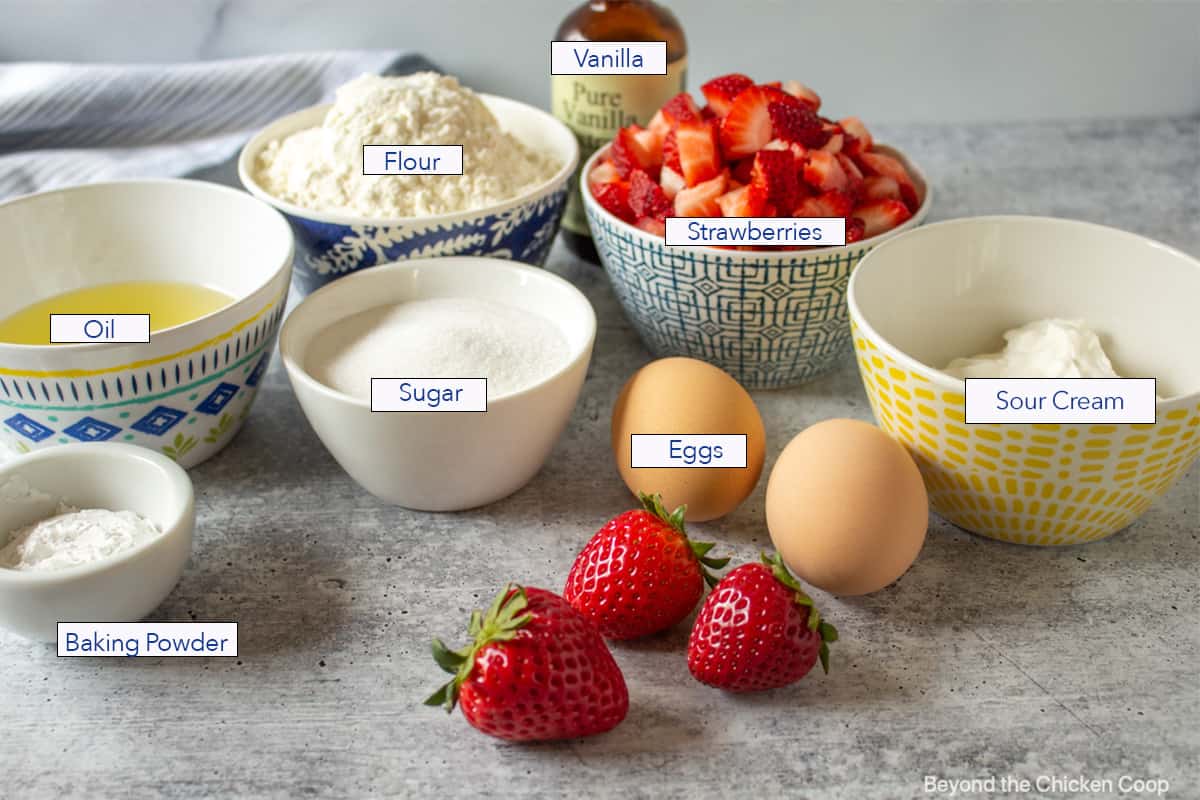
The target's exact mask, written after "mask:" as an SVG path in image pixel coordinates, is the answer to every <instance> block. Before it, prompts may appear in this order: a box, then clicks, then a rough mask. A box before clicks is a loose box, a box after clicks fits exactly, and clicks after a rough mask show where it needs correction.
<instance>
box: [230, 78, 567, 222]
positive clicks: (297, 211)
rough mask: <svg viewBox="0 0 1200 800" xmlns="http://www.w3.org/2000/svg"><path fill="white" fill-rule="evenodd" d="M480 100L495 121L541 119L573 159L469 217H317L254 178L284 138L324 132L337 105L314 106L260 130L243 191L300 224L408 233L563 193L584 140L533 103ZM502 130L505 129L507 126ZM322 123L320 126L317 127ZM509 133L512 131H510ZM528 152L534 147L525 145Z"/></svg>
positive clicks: (241, 168) (243, 165) (246, 152)
mask: <svg viewBox="0 0 1200 800" xmlns="http://www.w3.org/2000/svg"><path fill="white" fill-rule="evenodd" d="M477 96H478V97H479V99H481V100H482V101H483V102H484V104H485V105H486V106H487V107H488V110H489V111H491V112H492V114H493V115H494V116H495V115H496V111H497V108H504V107H505V106H506V105H507V106H509V107H515V108H519V109H521V110H522V111H523V112H531V113H533V114H535V115H536V116H537V117H538V118H539V119H540V120H541V121H542V123H543V124H545V125H546V126H547V127H549V128H552V129H554V130H555V131H556V132H557V133H558V134H559V135H562V136H563V137H564V138H563V141H564V142H565V143H569V147H570V149H571V155H570V157H569V158H568V159H567V160H566V161H565V162H564V163H563V164H562V166H561V167H559V169H558V170H557V171H556V172H555V173H554V174H553V175H551V176H550V177H549V178H547V179H546V180H544V181H542V182H541V183H539V184H537V185H535V186H533V187H531V188H529V189H527V190H525V191H524V192H521V193H520V194H518V195H516V196H515V197H512V198H509V199H508V200H504V201H502V202H500V203H495V204H493V205H490V206H481V207H480V208H473V209H468V210H466V211H454V212H451V213H448V214H433V215H428V216H415V217H369V216H362V215H359V214H351V213H346V212H341V211H317V210H315V209H309V208H304V207H303V206H298V205H296V204H294V203H289V202H287V201H286V200H282V199H280V198H278V197H276V196H275V195H273V194H271V193H270V192H268V191H267V190H266V189H265V188H263V186H262V185H261V184H260V183H258V181H257V180H255V178H254V169H253V166H254V162H255V160H256V159H257V158H258V154H259V153H260V152H261V151H262V150H263V148H265V147H266V146H267V144H269V143H270V142H271V141H273V140H275V139H279V138H281V137H282V136H286V135H290V134H293V133H297V132H299V131H302V130H307V129H311V128H316V127H319V126H320V123H321V119H322V118H323V117H324V115H325V114H326V113H327V112H328V111H329V109H330V108H332V107H333V104H332V103H319V104H317V105H314V106H308V107H307V108H302V109H300V110H298V111H293V112H292V113H290V114H285V115H284V116H282V117H279V118H278V119H275V120H273V121H272V122H270V123H268V124H267V125H266V126H265V127H263V128H262V129H261V130H259V131H258V132H257V133H255V134H254V136H252V137H251V138H250V140H249V141H248V142H246V144H245V145H244V146H243V147H242V149H241V151H240V152H239V153H238V159H237V171H238V179H239V180H241V182H242V186H244V187H245V188H246V191H247V192H249V193H250V194H252V195H254V196H255V197H257V198H258V199H259V200H262V201H263V202H265V203H267V204H268V205H270V206H272V207H273V208H275V209H277V210H279V211H282V212H284V213H285V214H287V215H289V216H292V217H297V218H299V219H305V220H311V221H313V222H321V223H325V224H330V225H347V226H356V225H357V226H373V227H381V228H382V227H404V226H413V225H429V226H435V225H453V224H456V223H459V222H465V221H466V220H470V219H475V218H477V217H484V216H492V215H495V214H500V213H503V212H505V211H508V210H510V209H513V208H517V207H518V206H522V205H525V204H527V203H530V202H533V201H535V200H539V199H541V198H542V197H544V196H546V195H548V194H551V193H552V192H554V191H555V190H557V188H558V187H559V186H560V185H561V184H563V183H565V182H566V181H567V179H569V178H570V177H571V175H572V174H573V173H574V172H575V167H576V165H578V164H579V140H578V139H577V138H576V137H575V134H574V133H572V132H571V129H570V128H568V127H567V126H566V124H564V123H563V122H562V121H561V120H559V119H558V118H557V117H555V116H554V115H552V114H550V113H549V112H547V111H544V110H543V109H540V108H538V107H537V106H533V105H530V104H528V103H522V102H521V101H520V100H513V99H512V98H509V97H501V96H500V95H494V94H485V93H483V92H480V93H477ZM497 121H499V122H500V127H501V128H504V123H503V121H502V120H499V119H498V120H497ZM313 123H316V124H313ZM505 130H507V129H505ZM522 144H525V145H526V146H529V145H528V143H526V142H522Z"/></svg>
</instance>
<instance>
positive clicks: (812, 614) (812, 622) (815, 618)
mask: <svg viewBox="0 0 1200 800" xmlns="http://www.w3.org/2000/svg"><path fill="white" fill-rule="evenodd" d="M761 555H762V563H764V564H766V565H767V567H769V568H770V570H771V574H772V575H774V576H775V580H777V581H779V582H780V583H782V584H783V585H784V586H786V587H787V588H789V589H791V590H792V593H793V594H794V595H795V599H796V605H798V606H804V607H805V608H807V609H808V629H809V630H811V631H816V632H817V634H818V635H819V636H820V637H821V651H820V658H821V669H823V670H824V671H825V674H826V675H828V674H829V645H830V644H832V643H833V642H836V641H837V640H838V632H837V628H835V627H833V625H831V624H830V623H828V622H826V621H825V620H823V619H821V612H820V611H818V610H817V606H816V604H814V603H813V599H812V598H811V597H809V596H808V594H807V593H806V592H805V591H804V587H803V586H801V585H800V581H799V580H797V579H796V577H795V576H794V575H792V573H791V572H789V571H788V568H787V566H786V565H785V564H784V563H783V558H782V557H781V556H780V555H779V554H778V553H775V554H774V555H767V554H766V553H762V554H761Z"/></svg>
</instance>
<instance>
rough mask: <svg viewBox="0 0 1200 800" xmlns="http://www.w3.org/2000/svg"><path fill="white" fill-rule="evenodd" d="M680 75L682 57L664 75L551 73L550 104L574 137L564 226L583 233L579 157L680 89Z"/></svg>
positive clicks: (683, 71) (638, 120)
mask: <svg viewBox="0 0 1200 800" xmlns="http://www.w3.org/2000/svg"><path fill="white" fill-rule="evenodd" d="M686 77H687V59H686V58H681V59H679V60H678V61H676V62H674V63H672V64H668V65H667V74H666V75H553V76H551V78H550V110H551V111H552V112H553V113H554V116H556V117H558V118H559V119H560V120H562V121H563V122H564V123H566V125H567V127H568V128H570V129H571V130H572V131H574V132H575V136H576V137H577V138H578V139H579V165H580V166H579V168H577V169H576V171H575V176H574V178H573V179H572V181H571V186H570V189H569V191H568V194H567V211H566V214H564V216H563V223H562V224H563V227H564V228H566V229H567V230H570V231H574V232H575V233H580V234H583V235H585V236H587V235H589V234H588V227H587V217H586V216H585V215H584V212H583V202H582V201H581V200H580V198H579V188H578V187H579V173H580V171H581V169H582V167H583V164H584V162H586V161H587V160H588V159H589V158H591V156H592V154H593V153H595V152H596V151H597V150H599V149H600V148H601V147H603V146H604V145H606V144H608V143H609V142H610V141H611V140H612V138H613V136H615V135H616V133H617V131H618V130H620V129H621V128H623V127H625V126H626V125H642V126H645V125H646V123H647V122H649V121H650V118H651V117H653V116H654V113H655V112H656V111H658V109H659V108H661V107H662V106H663V104H664V103H666V102H667V101H668V100H670V99H671V98H672V97H674V96H675V95H677V94H679V93H680V92H682V91H683V86H684V82H685V80H686Z"/></svg>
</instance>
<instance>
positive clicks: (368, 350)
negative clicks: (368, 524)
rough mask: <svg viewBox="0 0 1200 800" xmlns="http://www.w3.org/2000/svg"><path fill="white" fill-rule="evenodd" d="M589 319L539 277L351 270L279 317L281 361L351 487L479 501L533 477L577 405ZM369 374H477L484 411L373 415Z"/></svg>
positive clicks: (565, 292)
mask: <svg viewBox="0 0 1200 800" xmlns="http://www.w3.org/2000/svg"><path fill="white" fill-rule="evenodd" d="M595 335H596V316H595V313H594V312H593V310H592V307H591V304H590V303H589V302H588V300H587V298H585V297H584V296H583V294H582V293H581V292H580V291H579V290H578V289H576V288H575V287H574V286H572V285H571V284H570V283H568V282H567V281H565V280H563V279H562V278H560V277H558V276H556V275H553V274H551V273H549V272H546V271H544V270H540V269H535V268H533V267H530V266H527V265H524V264H516V263H513V262H510V261H501V260H498V259H488V258H469V257H459V258H441V259H424V260H413V261H407V262H399V263H396V264H389V265H386V266H382V267H377V268H375V269H371V270H367V271H364V272H360V273H358V274H356V275H353V276H351V277H348V278H346V279H345V280H341V281H337V282H336V283H333V284H331V285H329V286H327V287H325V288H324V289H321V290H320V291H317V292H314V293H313V294H312V295H310V296H309V297H308V298H307V299H305V300H304V302H302V303H301V304H300V305H299V306H297V307H296V309H295V310H294V311H293V312H292V313H291V315H290V316H289V317H288V318H287V320H286V321H285V323H284V326H283V331H282V334H281V336H280V352H281V354H282V357H283V363H284V366H285V367H286V369H287V372H288V376H289V377H290V378H291V382H292V387H293V389H294V390H295V392H296V397H297V398H298V399H299V401H300V406H301V408H302V409H303V410H304V414H305V416H306V417H307V418H308V421H309V423H310V424H311V425H312V427H313V430H314V431H316V434H317V436H318V437H319V438H320V439H321V441H322V443H323V444H324V445H325V447H326V448H327V449H328V450H329V452H330V453H331V454H332V455H333V457H334V458H335V459H337V461H338V463H339V464H341V466H342V468H343V469H345V470H346V472H347V473H349V475H350V477H352V478H354V480H355V481H357V482H358V483H359V484H360V485H361V486H362V487H363V488H365V489H366V490H367V491H369V492H371V493H372V494H373V495H375V496H376V497H379V498H380V499H382V500H385V501H387V502H389V503H395V504H397V505H401V506H404V507H406V508H413V509H418V510H422V511H457V510H462V509H468V508H474V507H477V506H482V505H486V504H487V503H491V502H494V501H496V500H499V499H501V498H503V497H506V496H508V495H509V494H512V493H513V492H515V491H517V490H518V489H520V488H521V487H522V486H524V485H525V484H526V483H528V482H529V480H530V479H531V478H533V476H534V475H535V474H536V473H537V471H538V470H539V469H540V468H541V466H542V464H543V462H544V461H545V460H546V458H547V457H548V456H549V455H550V451H551V450H552V449H553V447H554V444H555V442H556V441H557V440H558V438H559V436H560V435H561V434H562V432H563V430H564V428H565V427H566V425H567V422H568V420H569V419H570V417H571V412H572V410H573V409H574V407H575V403H576V401H577V400H578V398H579V392H580V389H581V388H582V386H583V381H584V377H585V376H586V374H587V367H588V362H589V361H590V360H591V354H592V344H593V342H594V340H595ZM372 378H393V379H402V378H412V379H416V378H423V379H454V378H486V379H487V388H486V395H487V410H486V411H453V410H445V409H444V408H436V409H434V408H431V409H430V410H425V411H372V410H371V379H372Z"/></svg>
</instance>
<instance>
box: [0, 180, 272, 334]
mask: <svg viewBox="0 0 1200 800" xmlns="http://www.w3.org/2000/svg"><path fill="white" fill-rule="evenodd" d="M162 185H167V186H171V187H175V188H179V187H180V186H186V187H187V188H186V190H185V191H191V190H192V189H193V188H199V189H200V190H201V191H209V190H215V191H216V193H217V194H219V195H224V196H226V197H237V198H238V202H242V201H243V200H244V199H246V198H247V193H246V192H243V191H240V190H238V189H236V188H234V187H232V186H225V185H224V184H220V183H213V182H212V181H202V180H196V179H194V178H121V179H117V180H111V181H97V182H96V183H81V184H76V185H74V186H62V187H59V188H57V189H48V190H46V191H44V192H31V193H29V194H24V195H21V196H19V197H14V198H11V199H9V200H4V201H0V214H2V213H4V212H5V211H6V210H7V209H8V208H9V207H10V206H13V205H16V204H19V203H22V202H28V201H32V200H36V199H40V198H43V197H48V196H51V195H57V194H69V193H77V192H85V191H104V190H107V189H113V188H114V187H128V186H162ZM248 199H250V200H251V201H253V204H254V206H256V207H258V208H259V209H261V210H263V211H268V212H270V214H269V218H270V219H271V222H270V223H269V224H271V225H278V226H280V227H279V230H278V233H279V235H280V236H281V237H282V241H285V242H286V243H287V253H286V255H284V257H283V258H282V259H281V261H280V263H279V265H278V266H276V267H275V268H274V269H273V270H271V273H270V274H269V275H268V276H267V277H266V278H265V279H263V281H262V282H260V283H258V284H257V285H255V286H254V288H252V289H251V290H250V291H248V292H245V293H243V294H242V296H241V297H236V298H233V299H232V300H231V301H230V302H229V303H227V304H225V305H223V306H221V307H220V308H218V309H217V310H215V311H210V312H209V313H207V314H205V315H204V316H201V317H196V318H195V319H190V320H188V321H187V322H181V323H179V324H178V325H172V326H171V327H169V328H163V329H162V330H159V331H154V333H152V334H151V336H150V339H151V341H153V340H154V339H155V338H157V337H164V336H167V335H168V334H178V333H180V332H181V331H183V330H185V329H186V328H187V327H188V326H191V325H196V324H198V323H201V322H205V321H208V320H211V319H214V318H216V317H218V316H220V315H222V314H225V313H227V312H230V311H233V310H234V309H237V308H239V307H241V306H244V305H246V304H247V303H249V302H250V301H251V300H252V299H254V298H255V297H256V296H257V295H259V294H260V293H261V292H262V291H264V290H265V289H267V288H268V287H269V286H270V285H271V284H272V283H274V282H275V281H276V280H278V278H279V276H280V275H281V274H282V273H283V272H285V271H287V270H289V269H291V267H292V262H293V260H294V259H295V256H296V241H295V237H294V236H293V235H292V229H291V226H290V225H288V222H287V218H285V217H284V216H283V214H281V213H279V210H278V209H275V208H272V207H271V206H270V204H269V203H264V202H262V200H261V199H259V198H257V197H253V196H250V197H249V198H248ZM265 219H266V218H264V222H265ZM100 285H102V284H98V283H97V284H91V286H100ZM83 288H88V287H83ZM210 288H211V287H210ZM285 293H286V289H285ZM222 294H225V292H222ZM52 297H54V295H51V297H48V298H44V299H46V300H49V299H51V298H52ZM35 302H41V301H35ZM20 310H21V309H18V310H17V311H16V312H14V313H19V312H20ZM134 344H136V343H132V342H73V343H64V344H20V343H17V342H5V341H0V353H3V352H5V351H6V350H8V349H9V348H12V350H13V352H17V353H33V352H35V351H37V350H44V351H46V352H50V353H60V352H61V353H79V352H87V351H95V352H97V353H99V352H103V351H104V350H109V349H115V348H120V347H129V346H131V345H134Z"/></svg>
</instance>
